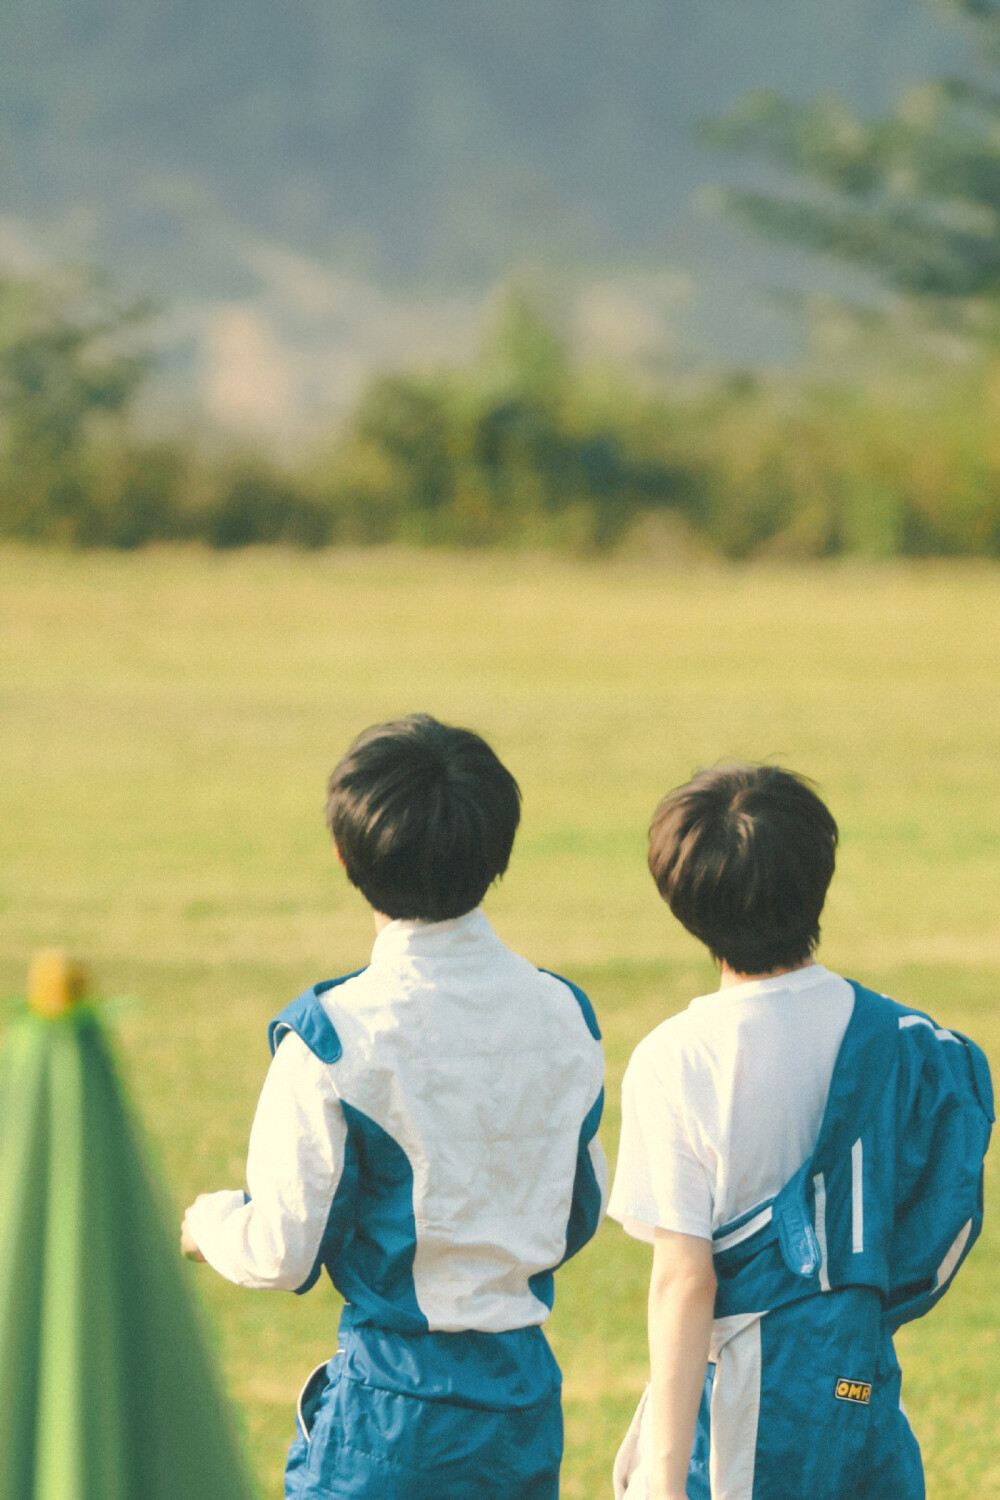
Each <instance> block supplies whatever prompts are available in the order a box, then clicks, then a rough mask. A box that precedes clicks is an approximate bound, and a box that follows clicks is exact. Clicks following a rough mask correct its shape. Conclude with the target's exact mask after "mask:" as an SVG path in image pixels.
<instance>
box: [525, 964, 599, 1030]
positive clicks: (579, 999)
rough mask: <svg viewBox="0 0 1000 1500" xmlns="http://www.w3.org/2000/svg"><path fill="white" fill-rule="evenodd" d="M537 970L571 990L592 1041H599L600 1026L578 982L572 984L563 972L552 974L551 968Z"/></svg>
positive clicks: (587, 996)
mask: <svg viewBox="0 0 1000 1500" xmlns="http://www.w3.org/2000/svg"><path fill="white" fill-rule="evenodd" d="M538 972H539V974H548V975H549V976H550V977H551V978H552V979H558V981H559V983H560V984H564V985H565V986H566V988H567V989H568V990H572V992H573V997H574V999H575V1000H576V1003H577V1005H578V1006H579V1007H580V1010H581V1011H582V1012H583V1019H584V1020H585V1021H586V1023H587V1030H588V1031H589V1032H590V1034H591V1036H592V1037H593V1038H594V1041H595V1042H599V1041H600V1040H601V1028H600V1026H598V1024H597V1016H596V1014H595V1013H594V1007H593V1006H592V1005H591V1003H590V996H589V995H587V994H585V993H584V991H583V990H581V988H580V986H579V985H578V984H574V983H573V981H572V979H567V978H566V976H565V975H564V974H553V972H552V970H551V969H539V971H538Z"/></svg>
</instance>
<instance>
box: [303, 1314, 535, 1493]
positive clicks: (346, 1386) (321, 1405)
mask: <svg viewBox="0 0 1000 1500" xmlns="http://www.w3.org/2000/svg"><path fill="white" fill-rule="evenodd" d="M342 1338H343V1345H344V1347H343V1350H342V1352H339V1353H338V1354H337V1355H336V1356H335V1357H334V1358H333V1359H332V1360H331V1361H330V1363H329V1365H328V1366H327V1367H326V1372H325V1378H321V1379H320V1380H319V1381H313V1382H311V1383H310V1388H309V1389H307V1391H306V1392H304V1393H303V1401H302V1409H303V1417H304V1420H305V1430H303V1429H302V1428H301V1427H300V1429H299V1431H298V1433H297V1436H296V1439H295V1441H294V1442H293V1444H292V1446H291V1448H290V1449H289V1454H288V1465H287V1468H286V1471H285V1495H286V1497H287V1500H332V1497H337V1500H341V1497H343V1500H347V1497H356V1500H360V1497H364V1500H470V1497H471V1496H475V1497H477V1500H557V1496H558V1493H559V1464H560V1460H561V1457H562V1413H561V1408H560V1397H559V1381H558V1370H557V1368H556V1365H555V1360H554V1359H553V1358H552V1355H551V1353H549V1352H548V1348H547V1345H546V1344H545V1337H544V1335H543V1334H542V1332H541V1330H540V1329H518V1330H516V1331H515V1332H514V1333H512V1334H468V1333H456V1334H427V1335H425V1336H423V1337H422V1338H421V1337H416V1338H399V1337H398V1336H394V1335H386V1334H385V1333H384V1332H383V1331H381V1330H377V1329H372V1328H370V1327H367V1326H365V1327H360V1328H356V1327H352V1326H351V1325H350V1322H349V1321H348V1326H347V1328H346V1330H345V1329H344V1325H343V1323H342ZM447 1344H450V1346H451V1347H450V1348H448V1347H446V1345H447ZM532 1370H534V1371H535V1374H536V1378H537V1390H532V1389H531V1388H530V1385H531V1378H530V1375H529V1372H531V1371H532ZM456 1372H461V1373H459V1374H456ZM495 1377H499V1378H497V1379H496V1383H495V1384H492V1382H493V1381H494V1378H495ZM456 1379H457V1381H458V1387H460V1388H461V1389H462V1390H464V1391H466V1392H467V1393H470V1394H471V1395H472V1396H473V1397H474V1399H473V1400H468V1401H466V1400H462V1399H458V1398H457V1396H456V1395H455V1394H454V1392H455V1390H456V1386H455V1381H456ZM491 1392H492V1398H493V1399H492V1404H491V1402H490V1396H491ZM448 1393H450V1394H448ZM512 1395H516V1398H517V1399H516V1400H514V1401H511V1400H509V1399H508V1398H510V1397H511V1396H512ZM531 1395H536V1396H537V1399H535V1400H532V1401H528V1399H527V1398H528V1397H529V1396H531Z"/></svg>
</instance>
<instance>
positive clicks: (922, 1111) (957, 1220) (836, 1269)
mask: <svg viewBox="0 0 1000 1500" xmlns="http://www.w3.org/2000/svg"><path fill="white" fill-rule="evenodd" d="M853 988H854V992H855V1003H854V1008H853V1011H852V1015H851V1020H850V1022H849V1024H848V1027H847V1030H846V1032H845V1034H844V1038H843V1041H842V1043H841V1046H840V1050H839V1053H838V1055H837V1061H836V1064H835V1067H834V1070H833V1074H832V1077H831V1082H830V1090H829V1094H828V1097H827V1103H826V1108H825V1112H824V1115H823V1122H822V1125H821V1127H820V1132H819V1137H818V1139H817V1142H816V1147H815V1150H814V1151H813V1153H812V1156H811V1157H810V1159H809V1160H808V1161H807V1162H806V1163H805V1164H804V1165H803V1166H802V1167H801V1169H800V1170H799V1171H798V1172H796V1173H795V1175H794V1176H793V1177H792V1178H791V1180H790V1181H789V1182H788V1183H787V1184H786V1185H785V1186H784V1188H782V1190H781V1192H780V1193H778V1194H777V1196H776V1197H775V1198H773V1199H771V1200H769V1201H767V1202H765V1203H761V1204H758V1205H757V1206H756V1207H755V1208H753V1209H751V1210H749V1211H748V1212H747V1213H745V1214H743V1215H742V1216H741V1217H740V1218H739V1219H737V1220H734V1221H733V1222H732V1223H729V1224H726V1225H723V1226H722V1227H721V1228H720V1229H719V1230H718V1231H717V1232H716V1233H715V1235H714V1236H713V1258H714V1263H715V1271H716V1276H717V1281H718V1289H717V1294H716V1304H715V1325H714V1331H713V1338H712V1350H711V1356H710V1358H711V1363H710V1365H709V1370H708V1378H707V1381H706V1388H705V1397H704V1400H703V1402H702V1408H701V1412H700V1414H699V1420H698V1428H697V1433H696V1437H695V1447H694V1454H693V1458H692V1464H691V1470H690V1473H689V1477H688V1486H687V1490H688V1496H689V1500H802V1497H803V1496H808V1497H809V1500H922V1497H923V1494H924V1485H923V1473H922V1467H921V1462H920V1453H919V1448H918V1446H917V1443H916V1439H915V1438H914V1437H913V1434H912V1432H911V1430H910V1427H909V1423H908V1422H907V1420H906V1416H905V1413H904V1412H903V1410H902V1403H901V1399H900V1371H899V1366H898V1364H897V1362H896V1358H895V1353H894V1350H893V1347H892V1335H893V1333H894V1332H895V1330H896V1329H897V1328H898V1327H899V1326H900V1325H901V1324H902V1323H904V1322H907V1321H909V1320H911V1319H913V1318H918V1317H921V1316H922V1315H923V1314H924V1313H926V1312H928V1311H929V1310H930V1308H931V1307H933V1306H934V1304H935V1303H936V1302H937V1301H938V1300H939V1299H940V1298H941V1297H942V1296H943V1295H944V1293H945V1292H946V1291H947V1289H948V1287H949V1286H950V1284H951V1281H952V1279H953V1277H954V1275H955V1273H956V1271H957V1270H958V1268H959V1266H960V1265H961V1264H962V1261H963V1260H964V1259H965V1257H966V1256H967V1255H968V1253H969V1250H970V1249H971V1247H972V1245H973V1244H974V1243H975V1241H976V1239H977V1238H978V1235H979V1232H980V1230H981V1228H982V1222H983V1158H984V1156H985V1153H986V1150H987V1147H988V1145H989V1140H990V1133H991V1127H992V1123H993V1117H994V1116H993V1094H992V1087H991V1083H990V1073H989V1067H988V1065H987V1062H986V1058H985V1056H984V1055H983V1053H982V1052H981V1051H980V1049H979V1048H978V1047H977V1046H976V1045H975V1043H974V1042H971V1041H969V1040H968V1038H966V1037H963V1036H961V1035H960V1034H959V1033H957V1032H953V1031H949V1030H947V1029H945V1028H943V1027H939V1026H937V1025H936V1024H935V1023H934V1021H932V1020H931V1018H930V1017H929V1016H926V1015H924V1014H923V1013H922V1012H920V1011H915V1010H908V1009H904V1008H903V1007H902V1006H899V1005H897V1004H895V1003H894V1002H893V1001H892V1000H889V999H887V998H886V997H885V996H884V995H878V994H875V993H873V992H872V991H870V990H866V989H864V988H862V986H860V985H857V984H855V985H854V986H853ZM650 1445H651V1423H650V1416H649V1409H648V1403H647V1404H646V1407H645V1409H644V1408H643V1407H640V1411H639V1412H638V1413H637V1415H636V1419H635V1421H634V1422H633V1426H632V1429H631V1430H630V1435H629V1438H627V1439H626V1442H625V1444H623V1448H622V1451H621V1453H620V1454H619V1459H618V1463H617V1465H616V1494H618V1495H619V1496H622V1495H627V1496H628V1497H629V1500H643V1497H644V1496H645V1494H646V1493H647V1487H648V1483H649V1478H648V1474H649V1462H650V1452H651V1446H650Z"/></svg>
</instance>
